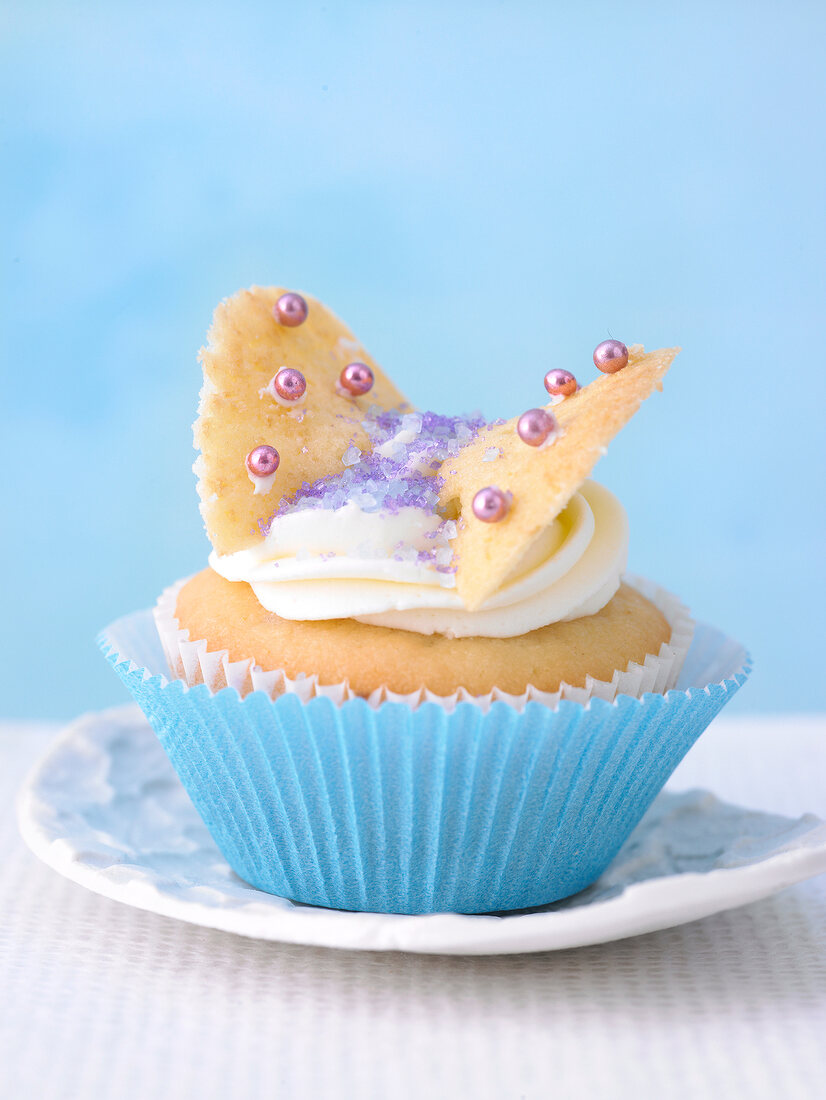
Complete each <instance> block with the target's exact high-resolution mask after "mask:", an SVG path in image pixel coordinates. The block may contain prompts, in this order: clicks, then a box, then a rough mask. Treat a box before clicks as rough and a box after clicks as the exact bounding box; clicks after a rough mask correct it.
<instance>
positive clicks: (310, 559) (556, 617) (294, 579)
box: [209, 481, 628, 638]
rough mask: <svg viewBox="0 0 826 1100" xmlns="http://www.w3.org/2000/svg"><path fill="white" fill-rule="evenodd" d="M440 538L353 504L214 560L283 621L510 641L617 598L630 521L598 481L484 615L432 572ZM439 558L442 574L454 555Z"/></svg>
mask: <svg viewBox="0 0 826 1100" xmlns="http://www.w3.org/2000/svg"><path fill="white" fill-rule="evenodd" d="M440 528H441V530H440ZM444 529H445V525H444V523H443V521H442V519H441V517H440V516H438V515H436V514H434V513H432V512H429V511H427V510H425V509H423V508H417V507H409V508H401V509H399V510H398V511H396V512H394V513H391V512H384V511H378V512H365V511H362V510H361V509H360V508H359V507H358V505H357V504H355V503H353V502H348V503H346V504H344V505H343V506H342V507H340V508H336V509H332V510H331V509H305V510H303V511H298V512H291V513H287V514H285V515H282V516H276V517H275V518H274V520H273V522H272V524H271V526H270V529H269V533H268V534H267V536H266V537H265V538H264V539H263V540H262V541H261V543H260V544H259V545H258V546H256V547H253V548H250V549H248V550H241V551H238V552H237V553H234V554H228V555H217V554H215V553H214V552H213V553H212V554H211V555H210V559H209V560H210V565H211V566H212V568H213V569H214V570H215V571H216V572H217V573H220V574H221V576H223V577H226V578H227V579H228V580H231V581H246V582H248V583H249V584H250V585H251V586H252V589H253V591H254V592H255V595H256V597H257V598H258V600H259V602H260V603H261V604H262V606H263V607H265V608H266V609H267V610H268V611H272V612H274V613H275V614H277V615H280V616H281V617H282V618H285V619H299V620H319V619H340V618H353V619H358V620H359V621H360V622H366V623H373V624H375V625H378V626H389V627H394V628H396V629H399V630H411V631H414V632H416V633H419V634H444V635H446V636H447V637H454V638H461V637H468V636H472V635H476V636H479V635H482V636H485V637H494V638H503V637H513V636H516V635H520V634H526V633H528V632H529V631H531V630H536V629H538V628H539V627H542V626H546V625H548V624H549V623H553V622H559V621H562V620H568V619H577V618H581V617H582V616H585V615H593V614H595V613H596V612H597V611H599V610H600V608H602V607H604V606H605V604H606V603H608V601H609V600H610V599H611V597H612V596H613V595H614V593H615V592H616V591H617V589H618V588H619V584H620V577H621V575H622V572H623V570H624V568H625V562H626V555H627V549H628V522H627V519H626V515H625V511H624V509H623V507H622V505H621V504H620V503H619V501H618V500H617V499H616V497H615V496H614V495H613V494H612V493H610V492H609V491H608V490H607V489H605V488H603V487H602V486H601V485H598V484H597V483H596V482H593V481H586V482H585V483H584V484H583V485H582V486H581V487H580V491H579V492H578V493H576V494H575V495H574V497H573V498H572V499H571V501H570V502H569V504H568V506H567V507H566V508H565V509H564V510H563V511H562V512H561V513H560V514H559V515H558V516H557V517H556V518H555V519H553V520H551V522H550V523H549V524H548V527H547V528H546V530H545V532H544V533H543V535H542V537H541V538H540V540H538V542H537V544H536V545H535V546H534V547H533V548H532V551H531V555H530V559H529V560H525V561H523V562H522V563H521V564H520V568H519V571H518V573H517V574H516V575H514V576H512V577H510V578H509V579H508V581H507V582H506V583H505V584H504V585H503V586H502V587H501V588H500V589H499V590H498V591H497V592H495V593H494V595H493V596H492V597H491V598H490V599H489V600H487V601H486V603H485V604H484V605H483V606H482V607H481V608H480V609H479V610H477V611H468V610H467V608H466V607H465V606H464V604H463V602H462V600H461V597H460V596H459V594H458V592H457V591H456V588H455V576H454V574H453V573H452V572H449V571H446V570H445V568H444V567H443V568H442V569H440V568H438V565H434V562H433V554H432V551H433V547H434V537H435V536H436V535H439V536H442V537H443V535H444ZM450 533H451V532H450V530H449V531H448V539H449V537H450ZM438 553H439V554H442V555H443V556H444V558H445V559H446V561H445V565H446V564H447V563H448V562H449V560H450V557H451V553H450V550H449V548H447V547H442V549H441V550H440V551H438Z"/></svg>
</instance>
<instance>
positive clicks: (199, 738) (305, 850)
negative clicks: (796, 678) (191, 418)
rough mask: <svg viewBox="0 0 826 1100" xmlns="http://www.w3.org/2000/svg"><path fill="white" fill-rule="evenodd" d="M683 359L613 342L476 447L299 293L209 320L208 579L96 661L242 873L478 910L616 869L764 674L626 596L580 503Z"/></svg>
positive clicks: (479, 433) (129, 627)
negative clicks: (616, 441)
mask: <svg viewBox="0 0 826 1100" xmlns="http://www.w3.org/2000/svg"><path fill="white" fill-rule="evenodd" d="M676 350H677V349H666V350H662V351H657V352H652V353H649V354H645V353H644V351H643V349H642V348H640V347H631V348H626V347H625V345H623V344H621V343H619V342H618V341H613V340H611V341H606V342H605V343H603V344H601V345H600V346H599V347H598V348H597V349H596V351H595V352H594V355H593V361H594V364H595V365H596V367H598V368H599V373H598V375H597V377H596V378H595V379H594V380H593V381H591V382H590V383H589V384H588V385H585V386H580V385H579V384H578V382H577V379H576V378H575V377H574V375H573V374H572V373H571V372H569V371H566V370H562V369H559V368H557V369H552V370H550V371H549V372H548V373H547V374H546V375H545V378H544V387H545V390H546V391H547V392H546V393H545V394H544V396H545V402H544V403H543V404H538V405H537V407H535V408H533V409H529V410H527V411H526V412H525V413H523V414H522V415H521V416H519V417H517V418H514V419H513V420H497V421H494V422H493V423H485V422H484V421H483V420H482V418H481V417H479V416H447V415H444V414H442V413H439V412H435V411H429V410H418V409H414V408H412V407H411V406H410V405H409V404H408V403H407V402H406V401H405V399H404V397H403V395H402V394H401V393H400V392H399V390H398V389H397V388H396V387H395V385H394V384H393V382H392V381H391V380H390V379H389V377H388V376H387V375H385V374H384V373H383V372H382V371H381V370H380V369H379V367H378V366H377V364H376V363H374V362H373V360H372V359H371V358H370V356H369V355H368V354H367V352H366V351H365V350H364V348H363V347H362V346H361V345H360V344H359V343H358V341H357V340H356V339H355V338H354V337H353V335H352V334H351V333H350V331H349V330H348V329H347V328H346V327H345V326H344V325H342V324H341V322H339V321H338V320H337V319H336V318H335V317H334V316H333V315H332V314H331V313H330V312H329V311H328V310H327V309H326V308H325V307H324V306H323V305H322V304H321V303H320V302H318V301H315V300H314V299H312V298H310V297H309V296H301V295H299V294H296V293H294V292H289V291H286V290H284V289H282V288H260V287H254V288H252V289H251V290H248V291H241V292H240V293H238V294H236V295H234V296H233V297H232V298H229V299H227V300H226V301H224V302H223V303H221V305H220V306H219V307H218V309H217V311H216V314H215V318H214V320H213V325H212V328H211V330H210V333H209V340H208V345H207V347H206V348H205V349H204V350H203V351H202V353H201V361H202V365H203V371H204V381H203V388H202V391H201V399H200V406H199V413H198V419H197V421H196V424H195V443H196V447H197V448H198V449H199V452H200V453H199V456H198V458H197V460H196V463H195V471H196V474H197V475H198V490H199V494H200V497H201V512H202V515H203V519H204V523H205V525H206V530H207V534H208V536H209V539H210V541H211V543H212V553H211V555H210V558H209V566H208V568H206V569H204V570H203V571H202V572H201V573H198V574H196V575H195V576H194V577H191V578H188V579H186V580H184V581H180V582H178V583H177V584H175V585H173V586H172V587H171V588H169V589H167V590H166V591H165V592H164V593H163V594H162V596H161V597H160V599H159V601H158V605H157V607H156V608H155V611H154V616H149V615H148V614H147V613H138V614H137V615H133V616H128V617H126V619H124V620H120V621H119V622H118V623H116V624H113V625H112V626H111V627H110V628H109V629H108V630H107V631H105V632H104V634H103V635H102V636H101V644H102V646H103V649H104V651H105V653H106V654H107V656H108V658H109V660H110V661H111V662H112V663H113V665H114V666H115V669H116V671H118V673H119V675H120V676H121V677H122V679H123V680H124V681H125V682H126V684H127V686H128V687H129V688H130V690H131V691H132V693H133V695H134V697H135V698H136V700H137V701H138V703H139V704H140V705H141V707H142V708H143V709H144V711H145V713H146V715H147V717H148V718H149V720H150V722H151V723H152V725H153V727H154V729H155V731H156V733H157V734H158V736H159V738H160V740H161V742H162V744H163V745H164V748H165V749H166V751H167V753H168V755H169V757H170V759H171V761H172V763H173V765H174V767H175V769H176V771H177V772H178V775H179V776H180V778H181V780H182V782H183V784H184V786H185V787H186V790H187V792H188V793H189V796H190V798H191V799H192V801H193V803H194V805H195V806H196V808H197V809H198V811H199V813H200V814H201V816H202V818H203V819H204V821H205V823H206V824H207V826H208V827H209V829H210V831H211V833H212V835H213V837H214V838H215V840H216V843H217V844H218V846H219V848H220V849H221V851H222V852H223V854H224V856H225V857H226V859H227V860H228V862H229V863H230V865H231V866H232V867H233V869H234V870H235V871H236V872H237V873H238V874H239V875H240V876H241V877H242V878H244V879H245V880H246V881H248V882H250V883H252V884H253V885H255V886H257V887H259V888H260V889H262V890H266V891H268V892H271V893H276V894H279V895H281V896H284V897H287V898H290V899H292V900H295V901H299V902H303V903H306V904H314V905H323V906H332V907H336V908H344V909H356V910H368V911H379V912H397V913H426V912H435V911H457V912H488V911H497V910H507V909H516V908H526V907H531V906H537V905H542V904H546V903H548V902H551V901H553V900H556V899H559V898H562V897H566V896H568V895H570V894H573V893H575V892H577V891H578V890H580V889H582V888H584V887H585V886H587V885H588V884H589V883H591V882H593V881H594V879H595V878H597V877H598V876H599V874H600V873H601V872H602V871H603V870H604V869H605V867H606V866H607V865H608V863H609V862H610V861H611V859H612V858H613V857H614V855H615V854H616V852H617V851H618V849H619V847H620V846H621V845H622V843H623V842H624V841H625V839H626V838H627V837H628V835H629V833H630V832H631V830H632V829H633V828H634V826H635V825H636V824H637V822H638V821H639V820H640V818H641V816H642V814H643V813H644V812H645V810H646V809H647V808H648V806H649V805H650V803H651V801H652V800H653V798H654V797H655V796H656V794H657V793H658V791H659V790H660V789H661V787H662V786H663V784H664V783H665V781H666V780H667V778H668V776H669V775H670V774H671V772H672V771H673V769H674V767H675V766H676V765H677V763H678V762H679V760H680V759H681V758H682V756H683V755H684V754H685V752H686V751H687V749H688V748H689V747H690V746H691V744H692V743H693V741H694V740H695V739H696V737H697V736H698V735H699V734H700V733H701V732H702V730H703V729H704V728H705V727H706V726H707V725H708V723H709V722H710V721H711V719H712V718H713V717H714V715H715V714H716V713H717V712H718V711H719V710H720V708H721V707H722V706H723V705H725V703H726V702H727V701H728V699H729V698H731V696H732V695H733V694H734V692H735V691H736V690H737V688H738V687H739V686H740V685H741V684H742V682H743V681H744V679H745V677H746V675H747V672H748V662H747V658H746V655H745V653H744V652H743V651H742V649H741V648H740V647H739V646H737V645H736V644H735V643H730V642H729V641H728V640H726V639H724V638H723V637H722V636H721V635H719V634H718V633H717V632H715V631H713V630H711V629H710V628H700V629H697V630H695V628H694V624H693V623H692V621H691V619H690V617H689V615H688V612H687V611H686V609H685V608H684V607H683V606H682V604H681V603H680V601H679V600H678V599H677V598H676V597H674V596H673V595H671V594H670V593H668V592H666V591H665V590H663V589H661V588H660V587H658V586H657V585H655V584H652V583H651V582H648V581H643V580H640V579H639V578H633V577H629V576H627V575H625V572H624V571H625V566H626V554H627V544H628V525H627V520H626V516H625V513H624V510H623V508H622V506H621V504H620V502H619V501H618V500H617V498H616V497H615V496H614V495H613V494H612V493H609V492H608V490H607V489H605V488H604V487H602V486H600V485H599V484H598V483H596V482H594V481H592V480H590V474H591V472H592V470H593V467H594V465H595V464H596V462H597V460H598V459H599V457H600V455H601V454H602V453H603V452H604V450H605V448H606V447H607V445H608V443H609V442H610V440H611V439H612V438H613V436H614V435H615V434H616V433H617V431H619V429H620V428H621V427H623V426H624V425H625V424H626V423H627V421H628V420H629V419H630V418H631V416H632V415H633V413H634V412H635V411H636V409H637V408H638V407H639V406H640V404H641V403H642V401H643V400H644V399H645V398H646V397H648V396H649V395H650V394H651V393H652V392H653V391H654V390H656V389H659V388H661V386H662V379H663V377H664V375H665V373H666V371H667V370H668V368H669V366H670V365H671V362H672V360H673V359H674V356H675V354H676ZM542 382H543V379H542V374H541V372H540V373H539V376H538V386H537V388H538V389H539V387H541V386H542ZM549 397H550V400H548V398H549ZM689 650H690V652H689ZM687 654H688V655H689V656H688V660H687V661H686V656H687ZM684 665H685V668H684ZM681 671H682V680H680V676H681ZM678 682H679V686H678Z"/></svg>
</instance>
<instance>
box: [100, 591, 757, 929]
mask: <svg viewBox="0 0 826 1100" xmlns="http://www.w3.org/2000/svg"><path fill="white" fill-rule="evenodd" d="M646 594H647V593H646ZM674 633H675V634H676V633H677V631H674ZM676 640H677V639H676V638H675V637H674V636H672V642H674V641H676ZM99 642H100V645H101V648H102V650H103V652H104V654H105V655H106V657H107V658H108V660H109V661H110V662H111V663H112V665H113V666H114V668H115V671H116V672H117V673H118V675H119V676H120V677H121V679H122V680H123V681H124V683H125V684H126V685H127V687H128V688H129V690H130V691H131V693H132V695H133V696H134V698H135V699H136V701H137V702H138V704H139V705H140V706H141V708H142V709H143V711H144V713H145V714H146V716H147V718H148V719H149V721H150V723H151V724H152V726H153V728H154V730H155V732H156V733H157V735H158V737H159V739H160V741H161V743H162V744H163V746H164V748H165V750H166V752H167V754H168V755H169V758H170V760H171V761H172V764H173V766H174V767H175V770H176V771H177V773H178V775H179V776H180V779H181V781H182V783H183V784H184V787H185V788H186V790H187V792H188V794H189V796H190V798H191V799H192V802H193V803H194V805H195V807H196V809H197V810H198V812H199V814H200V815H201V817H202V818H203V820H204V822H205V823H206V825H207V827H208V828H209V830H210V832H211V834H212V836H213V838H214V839H215V842H216V844H217V845H218V847H219V848H220V850H221V852H222V853H223V855H224V856H225V858H226V859H227V861H228V862H229V864H230V866H231V867H232V868H233V870H234V871H235V872H236V873H237V874H238V875H240V876H241V878H243V879H245V880H246V881H247V882H249V883H251V884H252V885H254V886H256V887H258V888H259V889H261V890H265V891H267V892H269V893H273V894H278V895H280V896H283V897H287V898H291V899H292V900H294V901H299V902H303V903H305V904H310V905H321V906H327V907H333V908H340V909H355V910H361V911H373V912H385V913H429V912H440V911H452V912H462V913H478V912H495V911H501V910H512V909H524V908H529V907H533V906H538V905H544V904H546V903H548V902H551V901H555V900H557V899H559V898H564V897H567V896H569V895H571V894H574V893H576V892H578V891H579V890H581V889H583V888H584V887H586V886H588V885H589V884H590V883H591V882H593V881H594V880H595V879H596V878H598V877H599V875H600V874H601V873H602V871H603V870H604V869H605V868H606V867H607V866H608V864H609V863H610V862H611V860H612V859H613V857H614V856H615V855H616V853H617V851H618V850H619V848H620V847H621V845H622V844H623V843H624V841H625V840H626V839H627V837H628V835H629V834H630V832H631V831H632V829H633V828H634V826H635V825H636V824H637V823H638V822H639V820H640V818H641V817H642V815H643V814H644V813H645V811H646V810H647V809H648V807H649V806H650V804H651V802H652V801H653V799H654V797H655V796H656V794H657V793H658V792H659V791H660V789H661V788H662V787H663V785H664V784H665V782H666V780H667V779H668V777H669V776H670V775H671V773H672V771H673V770H674V768H675V767H676V766H677V764H678V763H679V761H680V760H681V759H682V757H683V756H684V755H685V753H686V752H687V751H688V749H689V748H690V747H691V745H692V744H693V743H694V741H695V740H696V739H697V737H698V736H699V735H700V733H702V731H703V730H704V729H705V728H706V727H707V726H708V724H709V722H711V720H712V719H713V718H714V717H715V715H716V714H717V713H719V711H720V710H721V709H722V707H723V706H725V704H726V703H727V702H728V700H729V699H730V698H731V697H732V696H733V695H734V693H735V692H736V691H737V690H738V688H739V687H740V686H741V685H742V684H743V683H744V681H745V679H746V678H747V676H748V673H749V671H750V662H749V659H748V656H747V654H746V652H745V650H744V649H743V648H742V646H740V645H739V644H738V643H736V642H733V641H732V640H731V639H728V638H726V637H725V636H724V635H722V634H721V633H720V632H719V631H716V630H714V629H713V628H711V627H706V626H703V625H698V626H697V627H696V629H695V630H694V635H693V641H692V642H691V646H690V649H689V650H688V654H687V656H686V657H685V660H684V663H683V660H682V655H681V654H679V653H678V654H677V655H676V656H675V657H674V658H673V659H671V660H670V672H669V674H668V676H669V678H670V677H672V676H674V674H675V673H674V666H675V665H677V666H679V665H681V664H682V665H683V667H682V674H681V677H680V681H679V684H678V685H677V687H670V688H669V687H666V688H665V689H664V690H658V691H652V690H645V691H643V692H642V693H640V695H639V697H635V696H634V695H631V694H625V693H623V692H619V693H617V692H616V690H615V691H614V694H613V697H612V698H611V699H606V698H601V697H599V695H598V694H595V693H593V692H592V691H591V692H590V694H589V695H588V697H587V698H585V699H584V700H582V701H579V700H577V699H573V698H565V697H564V691H563V692H561V693H555V694H556V695H557V696H559V697H556V698H554V697H547V698H546V699H544V700H540V699H538V698H536V697H531V698H523V697H512V696H507V697H503V696H501V695H496V693H493V694H492V696H491V697H486V698H485V699H484V700H473V699H472V697H469V696H468V697H464V698H460V697H458V695H457V696H456V697H450V699H448V700H441V701H436V699H435V698H434V697H430V696H428V695H427V694H426V693H425V692H424V691H423V692H422V693H417V697H416V698H407V699H406V701H400V700H399V699H398V698H390V697H388V694H389V693H384V697H383V698H378V697H377V698H372V699H370V700H367V699H363V698H358V697H347V693H346V692H342V691H340V690H336V691H332V692H328V691H325V690H324V688H325V686H324V685H318V684H315V683H313V684H310V685H308V684H306V683H304V684H301V685H300V686H299V687H298V689H297V690H295V689H291V688H290V687H284V685H283V684H279V682H276V681H271V682H265V683H264V684H259V685H258V686H256V685H253V683H252V668H251V667H248V668H247V669H246V672H245V674H244V675H245V677H248V678H249V681H250V682H249V683H247V682H246V679H245V680H244V682H242V683H241V684H240V688H239V686H236V685H234V684H233V682H232V673H233V670H231V669H230V676H227V675H226V673H222V674H218V673H216V677H217V681H218V682H220V679H221V675H223V682H224V684H226V686H221V687H218V686H217V685H216V683H215V678H214V679H213V684H212V686H210V684H209V683H206V682H200V683H187V682H186V681H185V680H184V679H177V678H173V679H171V680H170V679H169V678H168V675H167V672H168V668H169V665H168V663H167V656H166V655H165V653H164V647H163V646H162V644H161V641H160V635H159V633H158V630H157V629H156V626H155V622H154V619H153V614H152V612H151V611H144V612H137V613H135V614H133V615H129V616H126V617H125V618H123V619H120V620H118V621H117V622H116V623H113V624H112V625H111V626H110V627H108V628H107V629H106V630H105V631H104V632H103V633H102V634H101V636H100V639H99ZM166 642H167V643H168V638H167V639H166ZM190 644H192V645H194V646H196V649H197V643H190ZM676 648H677V647H675V649H676ZM191 652H194V651H191ZM167 653H168V654H169V657H170V659H171V661H172V665H173V668H174V667H175V663H176V656H175V650H174V647H172V650H171V651H170V649H169V645H168V644H167ZM196 663H197V665H198V668H200V664H201V662H200V660H199V659H198V660H197V661H196ZM213 663H214V662H213ZM207 665H208V667H211V666H210V665H209V660H207ZM652 665H656V666H657V668H656V671H655V674H654V678H653V682H656V680H657V678H658V677H661V676H662V668H661V666H660V662H659V655H657V656H656V657H655V658H653V659H652ZM194 667H195V666H194V665H193V666H192V669H193V670H194ZM641 667H645V666H641ZM626 671H627V670H626ZM195 675H196V674H195V673H194V671H193V673H192V679H195ZM239 675H240V674H239ZM201 676H202V679H203V674H201ZM578 690H580V691H585V692H588V691H590V689H589V688H588V687H587V685H586V688H585V689H578ZM598 690H602V689H598Z"/></svg>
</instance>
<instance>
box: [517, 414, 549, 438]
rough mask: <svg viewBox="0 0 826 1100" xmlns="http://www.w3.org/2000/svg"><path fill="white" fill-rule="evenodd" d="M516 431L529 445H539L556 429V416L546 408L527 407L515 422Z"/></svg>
mask: <svg viewBox="0 0 826 1100" xmlns="http://www.w3.org/2000/svg"><path fill="white" fill-rule="evenodd" d="M516 431H517V432H518V434H519V438H520V439H521V440H522V442H523V443H527V444H528V446H529V447H541V446H542V444H543V443H544V442H545V440H546V439H547V438H548V436H549V435H550V434H551V432H555V431H556V417H554V416H552V415H551V414H550V413H549V412H548V411H547V409H528V411H527V412H523V413H522V415H521V416H520V417H519V420H518V421H517V422H516Z"/></svg>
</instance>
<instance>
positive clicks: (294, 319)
mask: <svg viewBox="0 0 826 1100" xmlns="http://www.w3.org/2000/svg"><path fill="white" fill-rule="evenodd" d="M272 312H273V316H274V317H275V319H276V321H278V323H279V324H280V325H286V326H287V328H295V327H296V325H303V324H304V322H305V321H306V320H307V313H308V309H307V303H306V302H305V301H304V299H303V298H302V297H301V295H300V294H295V293H293V292H292V291H290V293H289V294H282V295H281V297H280V298H279V299H278V301H277V302H276V303H275V305H274V306H273V311H272Z"/></svg>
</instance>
